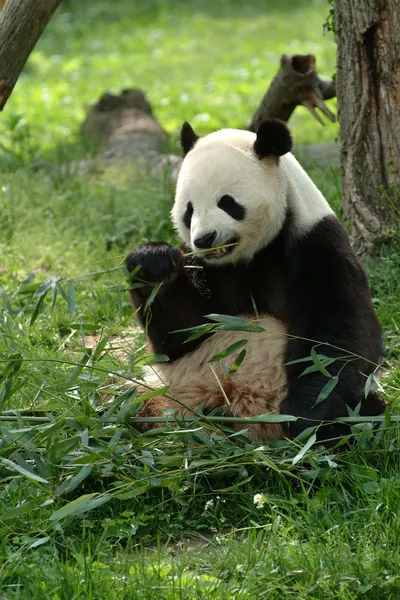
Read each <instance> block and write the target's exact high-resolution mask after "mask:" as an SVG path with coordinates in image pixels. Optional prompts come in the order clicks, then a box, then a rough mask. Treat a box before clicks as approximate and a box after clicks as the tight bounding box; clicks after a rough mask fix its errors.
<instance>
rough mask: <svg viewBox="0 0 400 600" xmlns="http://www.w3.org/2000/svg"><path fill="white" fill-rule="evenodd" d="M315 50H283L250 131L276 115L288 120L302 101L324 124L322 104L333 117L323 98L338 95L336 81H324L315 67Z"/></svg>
mask: <svg viewBox="0 0 400 600" xmlns="http://www.w3.org/2000/svg"><path fill="white" fill-rule="evenodd" d="M315 62H316V61H315V56H314V55H313V54H305V55H303V54H295V55H287V54H284V55H283V56H282V58H281V66H280V69H279V71H278V72H277V74H276V75H275V77H274V79H273V80H272V83H271V85H270V87H269V88H268V90H267V91H266V93H265V96H264V98H263V99H262V100H261V103H260V105H259V107H258V108H257V110H256V112H255V113H254V115H253V118H252V120H251V124H250V126H249V129H250V131H256V130H257V128H258V126H259V124H260V123H261V121H263V120H264V119H266V118H271V117H274V118H275V119H281V120H282V121H288V120H289V118H290V116H291V114H292V112H293V111H294V110H295V108H296V106H299V105H300V104H302V105H303V106H305V107H306V108H307V109H308V110H309V111H310V113H311V114H312V116H313V117H314V118H315V119H317V121H319V122H320V123H321V124H322V125H323V122H322V120H321V118H320V116H319V115H318V113H317V112H316V110H315V109H316V108H319V109H320V110H321V111H322V112H323V113H324V114H325V115H326V116H327V117H328V119H330V120H331V121H334V120H335V116H334V114H333V113H331V111H330V110H329V108H328V107H327V106H326V105H325V103H324V100H329V98H334V97H335V95H336V90H335V84H334V82H333V81H323V80H322V79H320V78H319V77H318V75H317V73H316V71H315Z"/></svg>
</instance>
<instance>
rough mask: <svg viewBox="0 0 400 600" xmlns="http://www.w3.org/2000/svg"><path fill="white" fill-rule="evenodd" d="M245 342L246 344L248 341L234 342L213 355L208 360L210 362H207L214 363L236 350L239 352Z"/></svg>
mask: <svg viewBox="0 0 400 600" xmlns="http://www.w3.org/2000/svg"><path fill="white" fill-rule="evenodd" d="M247 342H248V340H239V341H237V342H235V343H234V344H231V345H230V346H228V347H227V348H225V349H224V350H222V351H221V352H218V353H217V354H214V356H213V357H212V358H210V360H209V361H208V362H210V363H211V362H216V361H218V360H221V359H222V358H226V357H227V356H229V355H230V354H233V353H234V352H236V351H237V350H240V348H243V346H245V345H246V344H247Z"/></svg>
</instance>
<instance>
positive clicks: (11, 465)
mask: <svg viewBox="0 0 400 600" xmlns="http://www.w3.org/2000/svg"><path fill="white" fill-rule="evenodd" d="M0 460H1V462H3V463H4V464H5V466H6V467H8V468H9V469H12V470H13V471H17V472H18V473H20V474H21V475H23V476H24V477H26V479H30V480H31V481H37V482H38V483H48V481H47V479H43V477H39V475H36V474H35V473H32V471H28V470H27V469H24V468H23V467H21V466H20V465H18V464H17V463H14V462H12V460H9V459H8V458H1V457H0Z"/></svg>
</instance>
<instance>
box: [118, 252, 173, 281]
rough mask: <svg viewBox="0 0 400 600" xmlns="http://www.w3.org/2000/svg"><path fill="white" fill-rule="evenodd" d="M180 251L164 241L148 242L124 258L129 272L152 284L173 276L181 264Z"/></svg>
mask: <svg viewBox="0 0 400 600" xmlns="http://www.w3.org/2000/svg"><path fill="white" fill-rule="evenodd" d="M182 256H183V254H182V252H181V250H179V248H174V247H173V246H171V245H170V244H167V243H165V242H149V243H148V244H142V245H141V246H138V248H136V249H135V250H133V251H132V252H131V253H130V254H128V256H127V257H126V259H125V265H126V268H127V270H128V272H129V273H132V272H133V271H135V270H136V269H137V271H135V273H134V276H135V278H138V279H140V280H142V281H144V282H146V283H149V284H154V283H159V282H162V281H165V280H166V279H168V278H171V277H172V278H173V276H174V275H176V274H177V273H178V272H179V270H180V268H181V265H182Z"/></svg>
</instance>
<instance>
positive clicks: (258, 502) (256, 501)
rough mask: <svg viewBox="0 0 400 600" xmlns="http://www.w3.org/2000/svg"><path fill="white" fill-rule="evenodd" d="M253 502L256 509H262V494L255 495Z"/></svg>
mask: <svg viewBox="0 0 400 600" xmlns="http://www.w3.org/2000/svg"><path fill="white" fill-rule="evenodd" d="M253 502H254V504H256V506H257V508H262V507H263V506H264V504H265V500H264V496H263V495H262V494H255V496H254V498H253Z"/></svg>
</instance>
